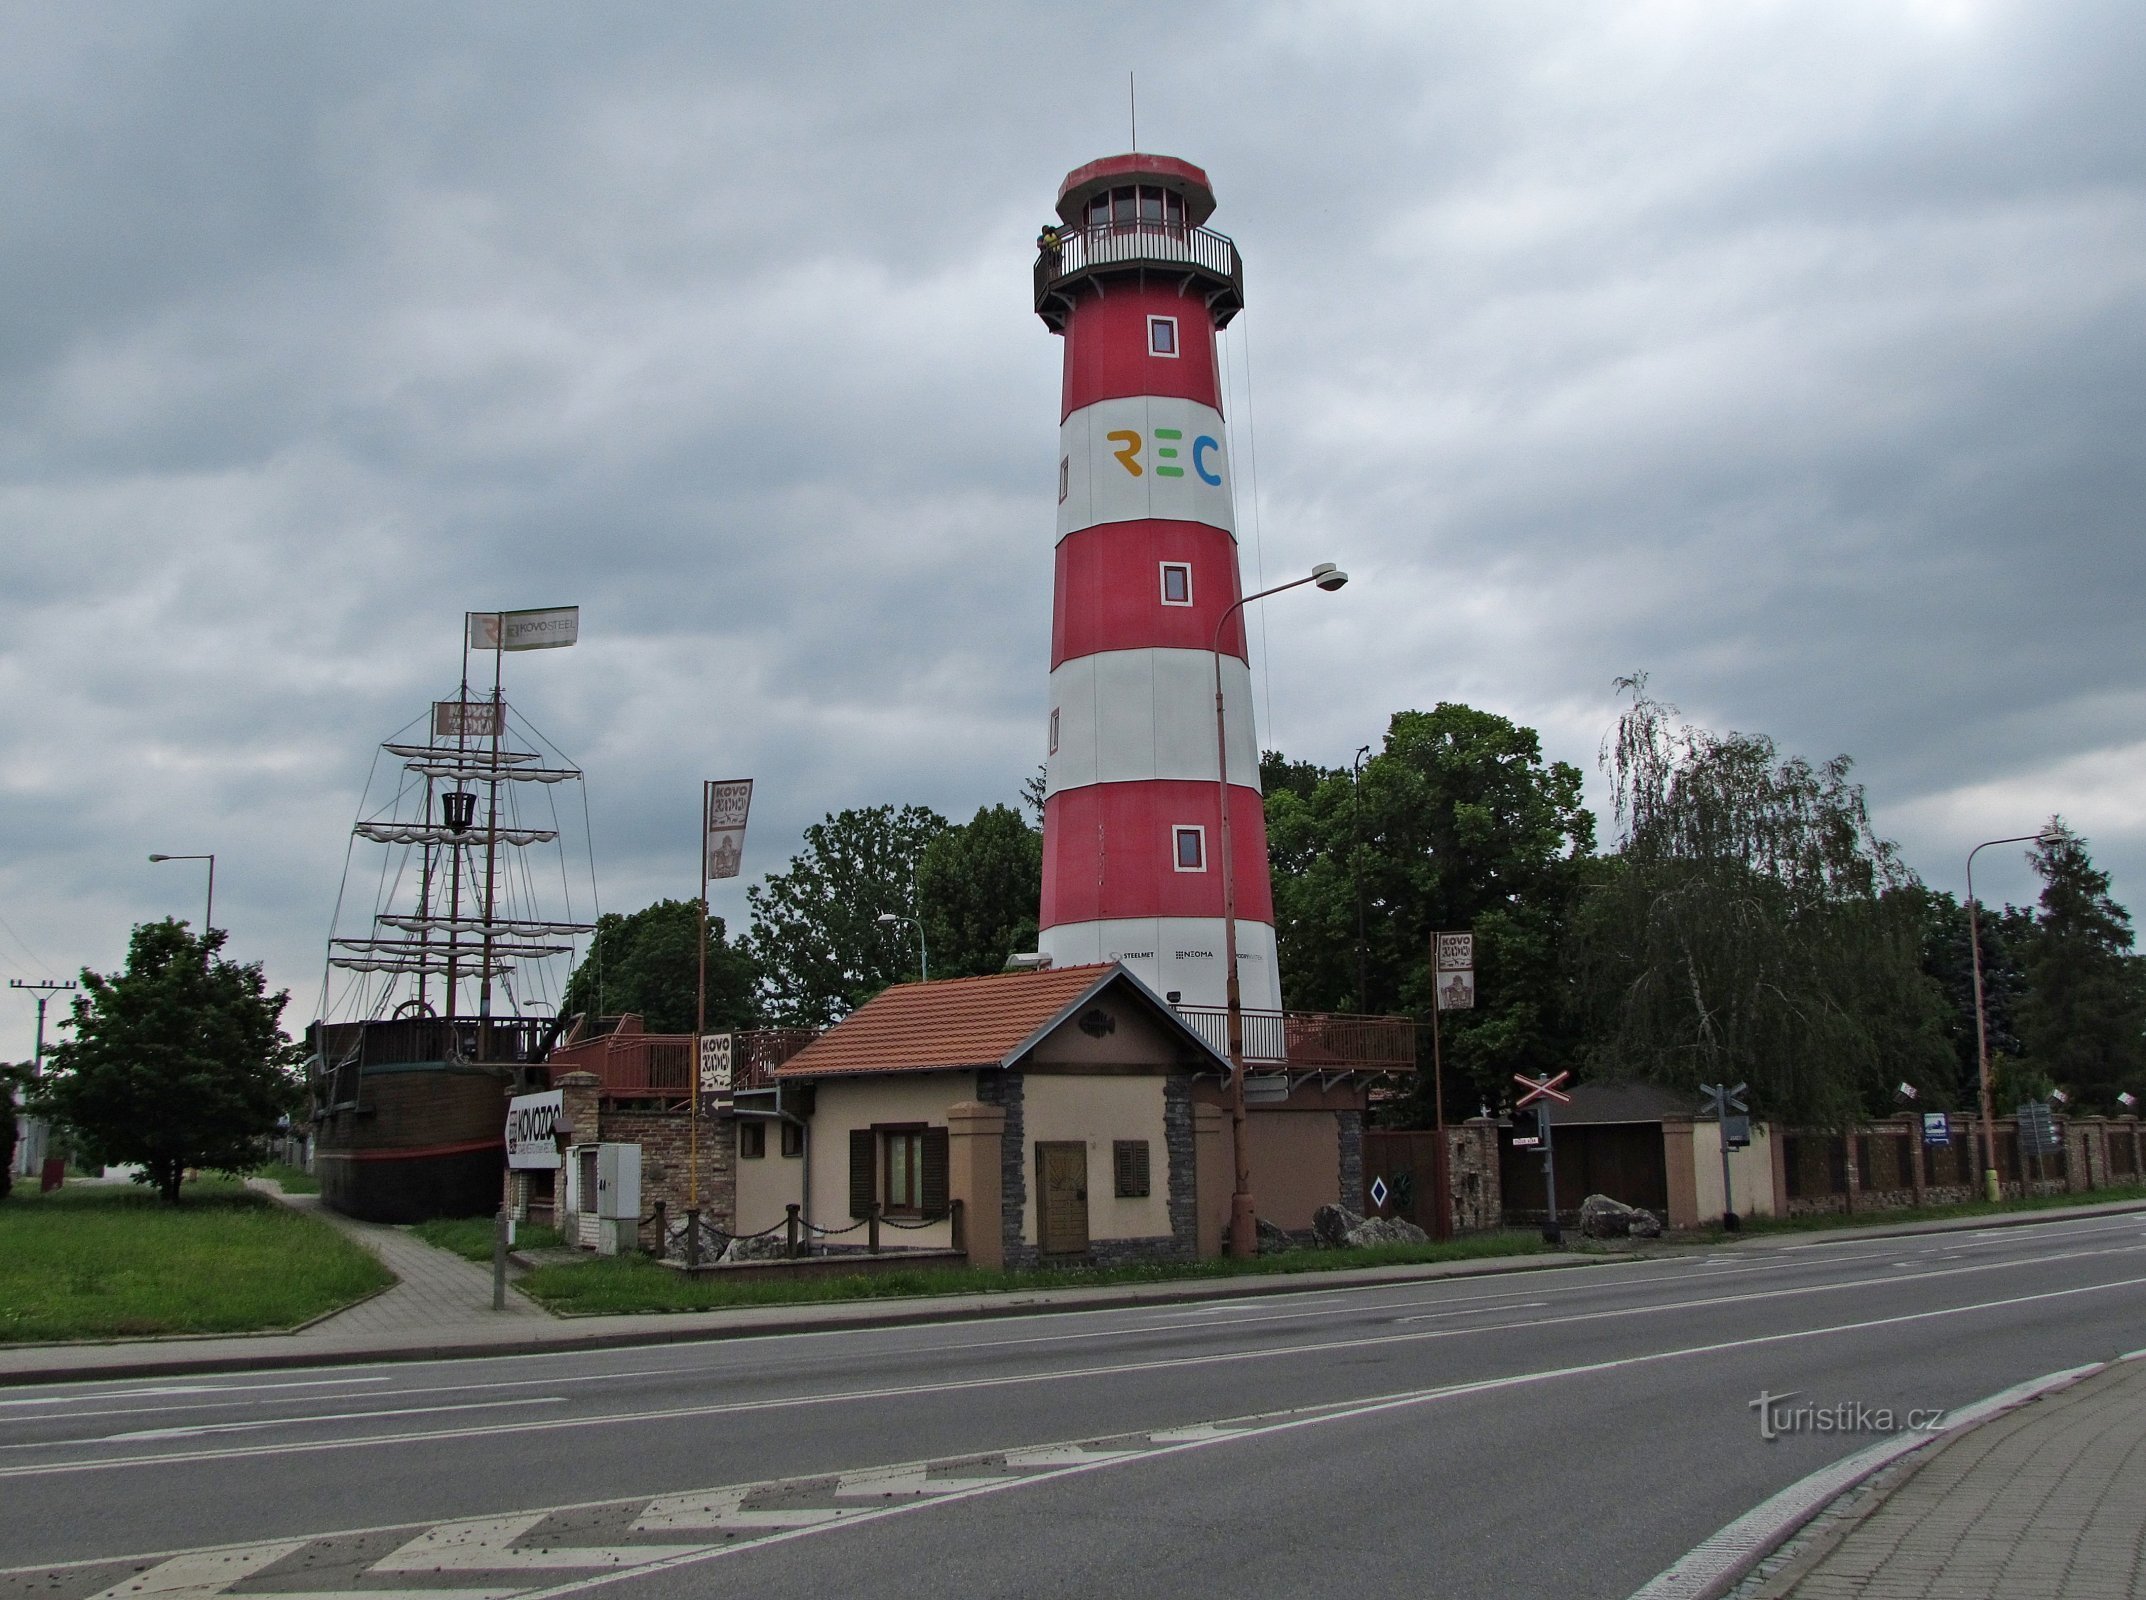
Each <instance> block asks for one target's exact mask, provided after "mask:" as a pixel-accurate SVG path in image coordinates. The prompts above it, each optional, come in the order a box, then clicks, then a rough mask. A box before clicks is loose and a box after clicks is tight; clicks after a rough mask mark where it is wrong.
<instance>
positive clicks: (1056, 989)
mask: <svg viewBox="0 0 2146 1600" xmlns="http://www.w3.org/2000/svg"><path fill="white" fill-rule="evenodd" d="M1114 965H1115V964H1114V963H1103V964H1100V965H1090V966H1080V967H1050V968H1046V969H1045V970H1043V971H1041V972H1003V973H995V974H992V975H991V976H989V977H983V978H944V979H941V980H940V981H938V982H936V983H902V984H896V985H895V986H894V987H893V988H891V989H885V990H882V991H881V992H880V993H879V994H877V995H875V996H873V997H872V998H871V999H870V1000H867V1001H866V1002H865V1003H864V1004H863V1005H861V1006H859V1007H858V1008H857V1009H856V1010H855V1011H853V1012H851V1013H850V1014H849V1015H848V1016H847V1017H845V1018H843V1019H842V1021H840V1022H838V1023H836V1024H835V1025H834V1026H833V1027H832V1028H829V1029H828V1030H827V1031H826V1032H825V1033H823V1034H821V1035H820V1036H819V1037H818V1038H817V1039H815V1040H813V1041H812V1043H811V1044H809V1045H807V1046H805V1048H804V1049H802V1050H800V1051H799V1052H798V1053H797V1054H796V1055H794V1056H792V1057H791V1058H790V1059H789V1060H788V1061H786V1062H784V1063H783V1064H782V1066H781V1067H780V1068H779V1069H778V1070H777V1073H776V1075H777V1076H778V1077H782V1078H821V1077H830V1076H834V1075H837V1074H843V1073H856V1072H923V1071H931V1070H934V1069H938V1070H948V1069H959V1068H964V1067H995V1066H997V1065H999V1064H1000V1063H1001V1062H1003V1061H1004V1060H1005V1059H1006V1057H1007V1056H1009V1055H1010V1054H1012V1053H1013V1052H1014V1051H1015V1050H1017V1049H1019V1048H1020V1046H1022V1045H1023V1044H1025V1043H1027V1041H1028V1040H1029V1039H1030V1038H1031V1037H1032V1036H1033V1035H1034V1034H1035V1032H1036V1030H1037V1029H1039V1028H1041V1027H1042V1026H1043V1025H1044V1024H1045V1023H1047V1022H1049V1021H1050V1020H1051V1019H1052V1018H1053V1017H1056V1016H1057V1015H1058V1014H1059V1013H1060V1012H1062V1011H1064V1010H1065V1009H1066V1007H1068V1006H1070V1005H1072V1004H1073V1003H1074V1002H1075V1001H1076V1000H1078V999H1079V998H1080V997H1081V996H1082V995H1083V994H1085V993H1087V992H1088V990H1090V989H1091V988H1093V987H1094V986H1095V985H1096V983H1097V982H1099V981H1100V980H1101V979H1102V978H1103V977H1105V976H1106V975H1107V974H1109V973H1110V972H1111V970H1112V968H1113V966H1114Z"/></svg>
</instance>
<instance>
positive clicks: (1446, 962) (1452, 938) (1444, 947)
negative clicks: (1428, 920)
mask: <svg viewBox="0 0 2146 1600" xmlns="http://www.w3.org/2000/svg"><path fill="white" fill-rule="evenodd" d="M1474 965H1475V935H1474V934H1472V933H1441V934H1439V935H1438V970H1439V971H1440V972H1465V971H1467V970H1469V969H1470V968H1472V967H1473V966H1474Z"/></svg>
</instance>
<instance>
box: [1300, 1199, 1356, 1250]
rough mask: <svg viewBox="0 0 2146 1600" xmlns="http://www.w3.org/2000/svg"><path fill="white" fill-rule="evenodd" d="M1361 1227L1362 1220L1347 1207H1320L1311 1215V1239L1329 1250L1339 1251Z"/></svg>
mask: <svg viewBox="0 0 2146 1600" xmlns="http://www.w3.org/2000/svg"><path fill="white" fill-rule="evenodd" d="M1363 1225H1364V1219H1363V1218H1362V1217H1359V1216H1358V1215H1357V1214H1356V1213H1355V1212H1353V1211H1351V1210H1350V1209H1349V1208H1348V1207H1347V1206H1321V1207H1320V1208H1319V1209H1318V1210H1317V1211H1314V1212H1313V1213H1312V1214H1311V1232H1312V1237H1313V1238H1315V1239H1317V1240H1318V1241H1319V1243H1320V1244H1322V1245H1324V1246H1325V1247H1326V1248H1327V1249H1329V1250H1339V1249H1340V1248H1341V1247H1342V1246H1343V1245H1345V1244H1347V1243H1348V1242H1349V1234H1350V1233H1351V1232H1352V1231H1353V1230H1355V1229H1357V1228H1361V1227H1362V1226H1363Z"/></svg>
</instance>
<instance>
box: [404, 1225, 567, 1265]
mask: <svg viewBox="0 0 2146 1600" xmlns="http://www.w3.org/2000/svg"><path fill="white" fill-rule="evenodd" d="M493 1226H494V1224H493V1221H492V1219H491V1218H490V1217H436V1218H434V1219H433V1220H432V1221H430V1222H420V1223H416V1224H414V1225H413V1226H412V1227H411V1229H410V1231H411V1232H412V1233H414V1234H415V1235H417V1237H418V1238H420V1239H422V1240H424V1241H425V1243H427V1244H429V1245H436V1246H437V1247H438V1248H440V1249H442V1250H452V1251H453V1252H454V1253H455V1254H456V1255H458V1256H461V1257H463V1258H464V1259H465V1260H469V1261H483V1262H486V1263H489V1262H490V1261H491V1259H492V1228H493ZM558 1242H559V1230H558V1229H556V1228H547V1227H545V1226H543V1225H542V1224H541V1223H536V1222H524V1223H521V1224H520V1225H518V1226H517V1227H516V1228H515V1230H514V1248H515V1249H517V1250H541V1249H543V1248H544V1247H545V1246H547V1245H554V1244H557V1243H558Z"/></svg>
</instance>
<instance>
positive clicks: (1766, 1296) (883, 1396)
mask: <svg viewBox="0 0 2146 1600" xmlns="http://www.w3.org/2000/svg"><path fill="white" fill-rule="evenodd" d="M2136 1253H2138V1251H2137V1249H2136V1248H2133V1247H2125V1248H2123V1249H2118V1250H2101V1251H2077V1252H2073V1254H2075V1255H2125V1254H2136ZM2055 1259H2059V1258H2057V1257H2042V1258H2038V1260H2041V1261H2049V1260H2055ZM2030 1264H2034V1263H2032V1262H1998V1263H1983V1264H1981V1265H1977V1266H1972V1267H1954V1268H1948V1269H1946V1270H1945V1271H1942V1272H1926V1273H1922V1274H1918V1276H1921V1277H1933V1278H1934V1277H1953V1276H1958V1275H1961V1274H1964V1273H1973V1272H1987V1271H1991V1270H1994V1269H1995V1268H1998V1267H2003V1266H2014V1265H2030ZM1900 1281H1901V1280H1900V1279H1897V1278H1867V1279H1860V1280H1857V1281H1854V1282H1848V1283H1835V1284H1825V1285H1821V1286H1819V1289H1818V1290H1817V1291H1813V1290H1804V1289H1774V1290H1759V1291H1754V1292H1752V1293H1749V1294H1738V1295H1721V1296H1715V1297H1712V1298H1708V1299H1703V1300H1688V1301H1674V1302H1664V1303H1662V1304H1660V1305H1654V1306H1635V1307H1624V1308H1620V1309H1617V1310H1611V1311H1596V1312H1585V1313H1582V1314H1580V1315H1577V1316H1570V1317H1537V1318H1532V1319H1529V1320H1525V1321H1520V1322H1502V1323H1490V1324H1486V1325H1483V1326H1479V1327H1457V1328H1424V1329H1420V1330H1417V1331H1414V1332H1409V1333H1387V1334H1371V1335H1358V1336H1351V1337H1347V1338H1343V1339H1333V1340H1319V1341H1316V1342H1312V1343H1307V1344H1294V1345H1275V1346H1270V1347H1265V1348H1258V1349H1247V1350H1225V1351H1217V1352H1214V1353H1211V1354H1207V1355H1198V1356H1169V1357H1156V1358H1153V1359H1150V1360H1146V1361H1125V1362H1113V1363H1110V1364H1108V1365H1103V1366H1091V1367H1073V1368H1068V1369H1065V1370H1063V1371H1046V1372H1026V1373H1007V1374H1000V1375H997V1376H993V1377H965V1378H959V1379H952V1380H948V1381H946V1382H941V1383H917V1384H889V1385H884V1386H881V1387H878V1388H872V1389H849V1390H834V1391H823V1392H819V1393H813V1394H801V1395H792V1396H783V1397H778V1398H772V1399H767V1400H730V1401H720V1402H715V1403H712V1404H708V1405H697V1406H672V1407H666V1408H664V1409H662V1410H657V1411H637V1412H623V1413H611V1414H607V1415H602V1416H593V1417H561V1418H558V1419H556V1420H545V1421H533V1422H508V1423H500V1424H497V1425H495V1426H490V1427H474V1428H441V1429H434V1430H432V1431H430V1432H419V1433H406V1434H371V1435H363V1436H360V1437H358V1438H350V1439H322V1440H312V1441H304V1442H294V1443H291V1444H281V1445H260V1446H253V1447H249V1448H246V1449H223V1450H193V1451H183V1452H174V1453H172V1454H169V1455H153V1456H109V1457H104V1458H101V1459H98V1458H93V1459H91V1460H87V1461H60V1462H51V1463H39V1464H34V1465H33V1464H25V1465H23V1466H19V1467H0V1479H5V1478H22V1477H47V1476H59V1475H62V1474H66V1473H75V1472H104V1471H117V1470H120V1469H123V1468H130V1467H132V1468H143V1467H160V1466H177V1465H183V1464H190V1463H194V1462H199V1461H217V1460H226V1459H229V1458H231V1457H233V1456H247V1457H254V1458H258V1457H265V1456H271V1455H292V1454H303V1453H312V1452H326V1451H331V1450H364V1449H374V1448H380V1447H385V1446H401V1445H427V1444H436V1443H439V1442H441V1441H443V1440H450V1439H479V1438H500V1437H504V1436H506V1435H510V1434H520V1433H537V1432H558V1431H562V1430H567V1429H579V1428H601V1427H614V1426H619V1425H623V1424H630V1423H647V1422H676V1421H683V1420H689V1419H693V1418H698V1417H716V1416H725V1415H732V1414H736V1413H741V1412H752V1411H782V1410H790V1409H802V1408H805V1407H814V1406H826V1405H842V1404H847V1403H849V1402H852V1401H859V1400H890V1399H906V1398H910V1397H912V1396H916V1395H926V1394H950V1393H961V1392H966V1393H974V1392H976V1391H980V1390H986V1389H1005V1388H1019V1387H1026V1386H1029V1385H1033V1384H1042V1383H1064V1382H1072V1381H1078V1380H1082V1379H1088V1378H1115V1377H1123V1376H1126V1375H1128V1374H1132V1373H1145V1372H1174V1371H1183V1370H1185V1369H1187V1368H1191V1367H1205V1366H1226V1365H1233V1364H1237V1363H1242V1362H1250V1361H1269V1360H1276V1359H1281V1358H1285V1357H1290V1356H1306V1355H1310V1356H1324V1355H1328V1354H1330V1353H1332V1352H1333V1351H1335V1350H1349V1351H1361V1350H1365V1349H1368V1348H1371V1347H1374V1346H1379V1345H1397V1344H1419V1343H1428V1342H1430V1341H1432V1340H1438V1339H1460V1338H1473V1337H1477V1336H1480V1335H1482V1334H1486V1333H1508V1332H1513V1331H1517V1330H1523V1329H1528V1328H1540V1327H1558V1326H1565V1325H1570V1324H1575V1323H1582V1322H1593V1321H1598V1320H1605V1319H1610V1318H1619V1317H1630V1316H1642V1315H1652V1314H1657V1313H1666V1312H1676V1311H1688V1310H1692V1309H1698V1308H1705V1307H1708V1306H1714V1305H1726V1304H1745V1303H1749V1302H1752V1301H1759V1300H1774V1299H1779V1298H1782V1297H1784V1296H1789V1295H1797V1294H1803V1293H1810V1292H1822V1291H1831V1290H1836V1289H1856V1288H1865V1287H1870V1286H1873V1285H1886V1284H1894V1283H1898V1282H1900ZM2141 1285H2146V1277H2134V1278H2118V1279H2113V1280H2111V1281H2109V1282H2106V1283H2093V1284H2082V1285H2079V1286H2077V1287H2075V1288H2070V1289H2050V1290H2044V1291H2041V1292H2039V1293H2036V1294H2027V1295H2014V1296H2009V1297H2006V1298H2003V1299H1998V1300H1986V1301H1971V1302H1969V1303H1967V1304H1965V1305H1959V1306H1939V1307H1935V1308H1932V1309H1930V1310H1925V1311H1914V1312H1906V1313H1903V1314H1900V1315H1898V1316H1892V1317H1878V1318H1874V1319H1871V1320H1870V1321H1867V1322H1854V1323H1840V1324H1836V1325H1833V1326H1830V1327H1821V1328H1813V1329H1799V1330H1792V1331H1789V1332H1785V1333H1778V1334H1766V1335H1762V1336H1758V1337H1754V1338H1750V1339H1744V1340H1731V1341H1728V1342H1726V1343H1723V1344H1714V1345H1697V1346H1692V1347H1689V1348H1688V1349H1685V1350H1677V1351H1667V1352H1653V1353H1648V1354H1643V1355H1637V1356H1628V1357H1621V1358H1619V1359H1618V1360H1615V1361H1611V1362H1607V1363H1602V1364H1599V1365H1598V1367H1595V1368H1589V1369H1587V1370H1590V1371H1593V1370H1609V1369H1610V1368H1613V1367H1617V1366H1625V1365H1632V1364H1634V1363H1638V1362H1644V1361H1652V1360H1661V1359H1667V1358H1669V1357H1671V1356H1676V1355H1686V1354H1695V1353H1709V1352H1712V1351H1716V1350H1733V1349H1743V1348H1747V1347H1751V1346H1757V1345H1766V1344H1775V1343H1779V1342H1781V1341H1783V1340H1790V1339H1802V1338H1815V1337H1819V1336H1821V1335H1825V1334H1832V1333H1841V1332H1848V1331H1852V1330H1855V1329H1860V1328H1882V1327H1893V1326H1898V1325H1904V1324H1907V1323H1913V1322H1921V1321H1925V1320H1928V1319H1930V1318H1935V1317H1950V1316H1962V1315H1966V1314H1968V1313H1970V1312H1976V1311H1987V1310H1993V1309H1999V1308H2003V1307H2009V1306H2017V1305H2032V1304H2037V1303H2039V1302H2042V1301H2045V1300H2061V1299H2065V1298H2068V1297H2070V1296H2074V1295H2082V1294H2100V1293H2104V1292H2107V1291H2110V1290H2115V1289H2130V1288H2137V1287H2139V1286H2141ZM1487 1381H1489V1382H1491V1383H1493V1384H1496V1383H1502V1382H1505V1381H1507V1380H1502V1379H1493V1380H1487Z"/></svg>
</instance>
